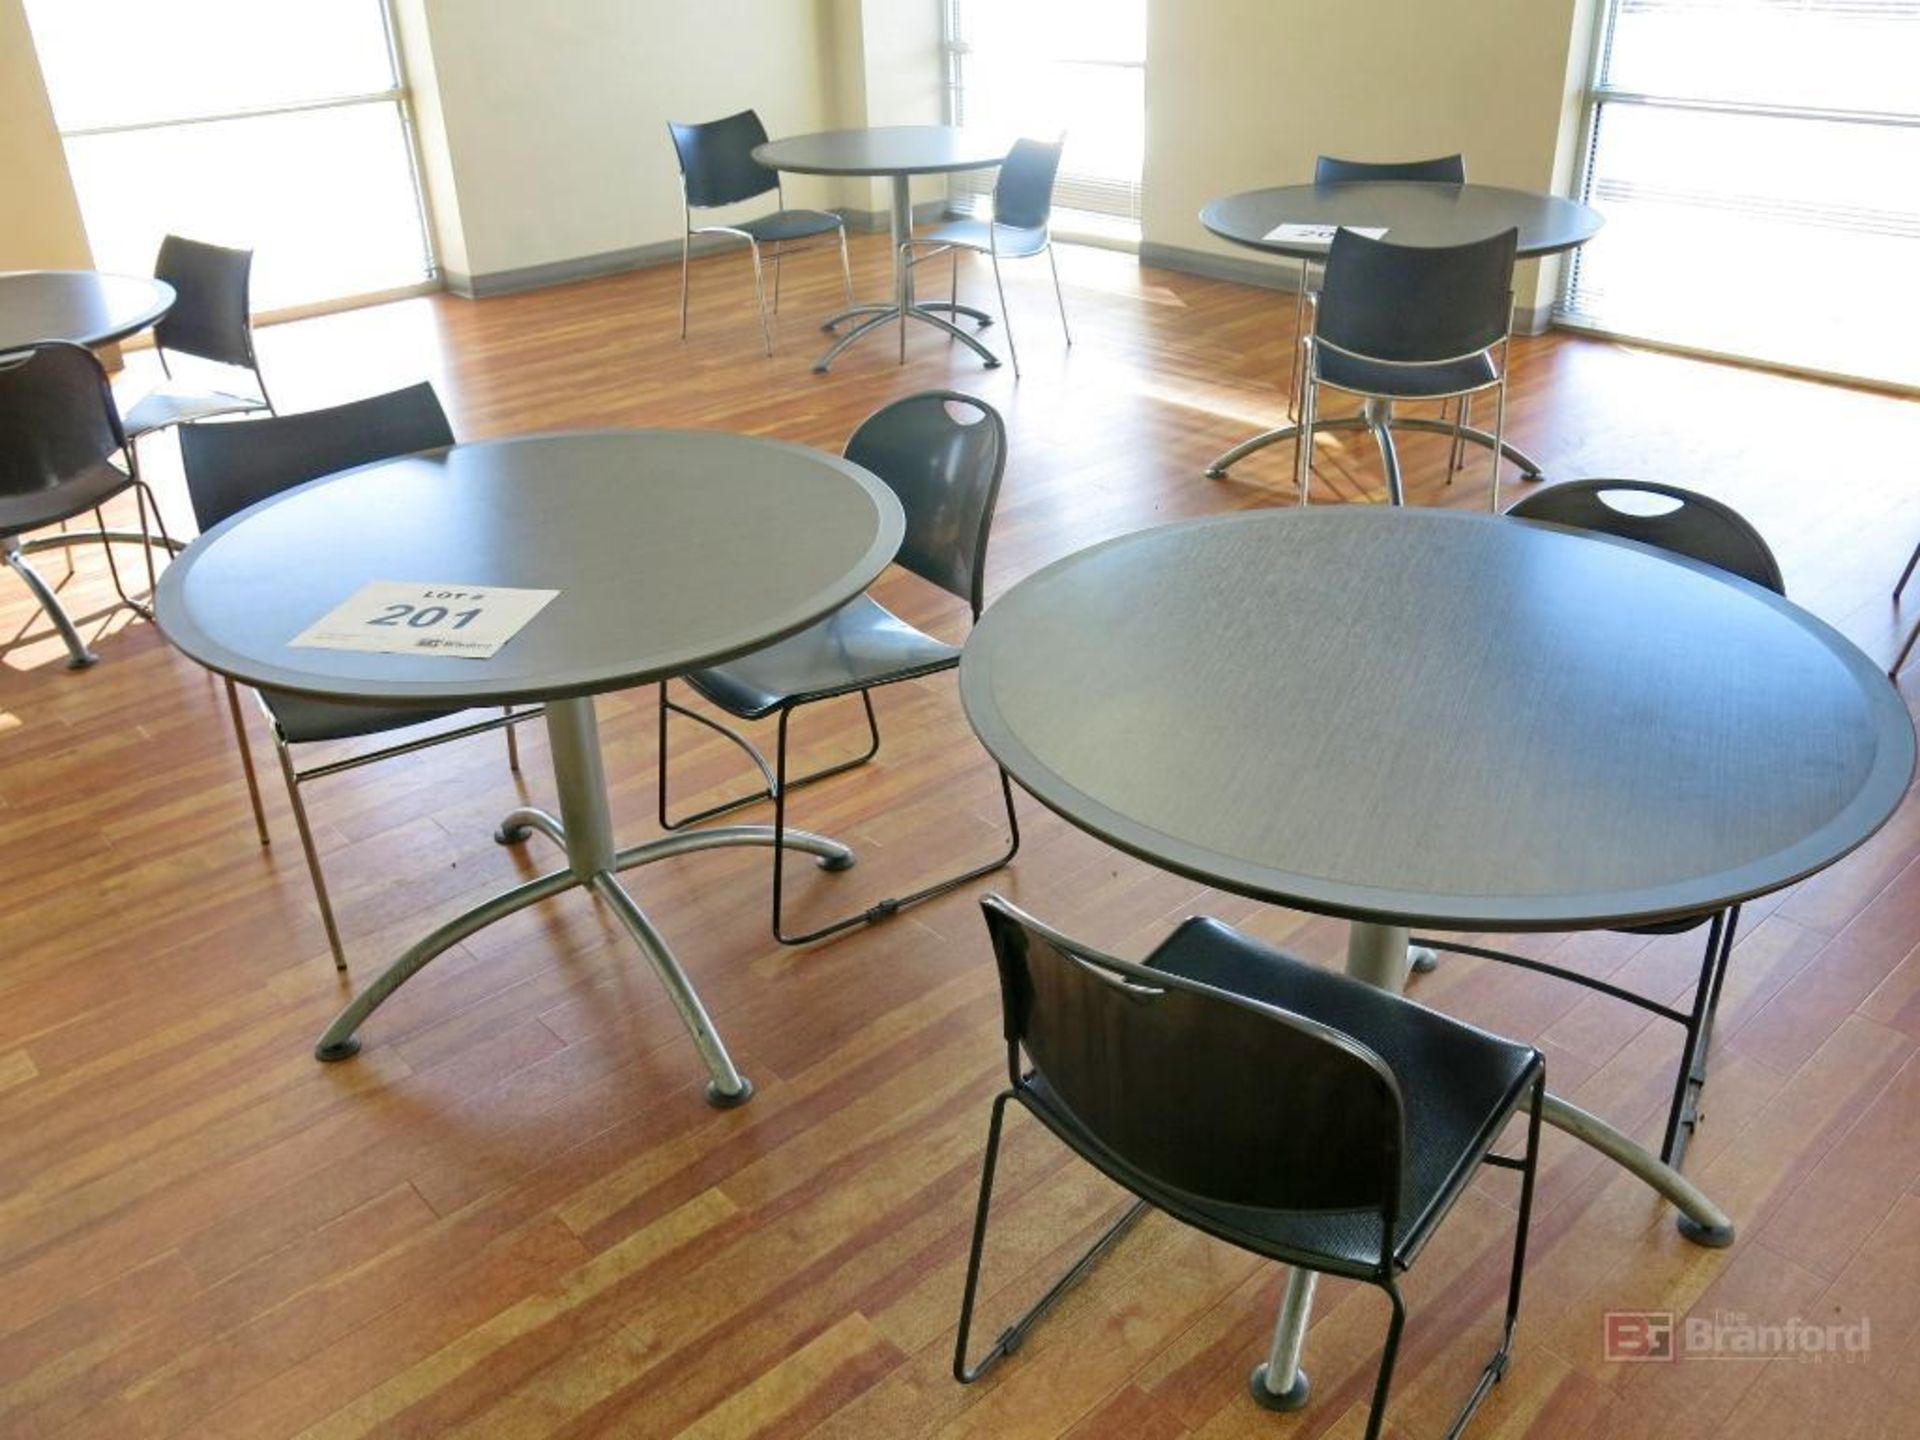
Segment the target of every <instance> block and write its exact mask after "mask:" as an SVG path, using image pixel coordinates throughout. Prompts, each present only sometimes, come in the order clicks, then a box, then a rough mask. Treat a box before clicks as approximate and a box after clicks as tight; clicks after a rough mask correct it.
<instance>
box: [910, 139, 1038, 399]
mask: <svg viewBox="0 0 1920 1440" xmlns="http://www.w3.org/2000/svg"><path fill="white" fill-rule="evenodd" d="M1063 147H1064V142H1063V141H1057V140H1055V141H1045V140H1016V141H1015V142H1014V145H1013V149H1011V150H1009V151H1008V152H1007V158H1006V159H1005V160H1004V161H1003V162H1002V163H1001V166H1000V174H999V176H998V177H997V178H996V179H995V181H994V186H993V218H992V219H991V220H950V221H948V222H947V223H946V224H944V225H941V226H939V227H938V228H936V229H933V230H929V231H928V232H927V233H926V234H924V235H913V236H909V237H908V238H907V240H906V241H905V242H904V243H903V244H902V245H901V247H900V251H901V257H900V258H901V260H902V261H903V262H904V263H905V264H906V265H908V266H913V265H919V264H924V263H925V262H926V261H928V260H935V259H938V258H939V257H940V256H942V255H950V256H951V259H952V262H953V270H952V275H951V277H950V280H949V287H950V289H951V291H952V294H951V296H950V297H949V299H948V309H950V310H954V311H957V310H958V309H959V305H960V252H961V251H962V250H972V251H974V252H976V253H978V254H981V255H985V256H987V257H988V258H989V259H991V260H992V261H993V288H994V289H995V290H996V291H998V292H999V295H1000V318H1001V321H1002V323H1003V324H1005V326H1006V327H1007V354H1008V355H1009V356H1010V357H1011V358H1012V360H1013V375H1014V378H1015V379H1016V380H1017V379H1019V378H1020V352H1019V350H1018V349H1017V348H1015V346H1014V343H1013V316H1012V314H1011V313H1010V312H1009V311H1008V309H1007V289H1006V286H1004V285H1002V284H1001V283H1000V262H1001V261H1002V260H1025V259H1028V258H1030V257H1032V256H1035V255H1043V254H1044V255H1045V256H1046V257H1047V264H1048V265H1049V266H1051V267H1052V269H1053V299H1054V303H1055V304H1057V305H1058V306H1059V307H1060V332H1061V333H1062V334H1063V335H1065V336H1066V337H1067V344H1068V345H1069V346H1071V345H1072V344H1073V331H1072V330H1070V329H1068V328H1067V299H1066V296H1065V295H1064V294H1063V293H1062V292H1061V289H1060V263H1059V262H1058V261H1057V260H1055V259H1054V257H1053V232H1052V230H1051V229H1050V228H1049V227H1050V225H1051V223H1052V220H1053V182H1054V180H1055V179H1056V178H1057V177H1058V176H1059V173H1060V152H1061V150H1062V148H1063ZM922 247H931V248H930V250H929V253H927V254H925V255H919V256H916V255H915V254H914V251H915V250H917V249H920V248H922ZM900 358H901V359H902V360H905V359H906V358H907V320H906V317H905V316H904V315H902V316H901V317H900Z"/></svg>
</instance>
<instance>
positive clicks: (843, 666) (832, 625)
mask: <svg viewBox="0 0 1920 1440" xmlns="http://www.w3.org/2000/svg"><path fill="white" fill-rule="evenodd" d="M955 410H961V411H966V412H971V414H972V415H973V417H974V418H973V419H972V420H971V421H969V422H963V421H961V420H960V419H958V418H956V417H955V415H954V414H953V413H952V412H953V411H955ZM846 455H847V458H848V459H849V460H851V461H853V462H854V463H855V464H856V465H861V466H864V467H865V468H866V469H868V470H871V471H872V472H873V473H874V474H875V475H878V476H879V477H880V478H881V479H882V480H884V481H885V482H886V483H887V485H888V486H889V487H890V488H891V489H892V490H893V492H894V494H895V495H897V496H899V498H900V504H901V506H902V507H903V508H904V509H905V510H906V515H907V532H906V538H905V539H904V540H903V541H902V542H901V544H900V553H899V554H898V555H896V556H895V557H894V561H895V563H896V564H898V565H900V566H901V567H903V568H904V569H907V570H911V571H912V572H913V573H914V574H916V575H918V576H919V577H920V578H921V579H923V580H927V581H930V582H932V583H933V584H935V585H938V586H939V587H940V588H941V589H942V590H945V591H946V592H947V593H948V594H950V595H954V596H957V597H959V598H960V599H962V600H965V601H966V602H967V606H968V609H969V610H970V611H971V612H972V616H973V618H974V619H975V620H978V619H979V618H980V611H981V609H982V608H983V606H984V605H985V603H986V596H985V589H986V565H987V534H988V531H989V530H990V529H991V528H992V526H993V507H994V502H995V501H996V500H997V499H998V498H999V494H1000V476H1001V473H1002V472H1003V471H1004V470H1005V469H1006V464H1007V427H1006V422H1005V421H1003V420H1002V419H1001V418H1000V415H999V412H998V411H996V410H995V409H994V408H993V407H992V406H991V405H988V404H987V403H986V402H985V401H983V400H976V399H974V398H973V397H972V396H970V395H962V394H960V393H958V392H957V391H952V390H930V391H927V392H925V393H924V394H920V395H909V396H907V397H906V398H905V399H904V400H896V401H894V402H893V403H892V404H891V405H888V406H886V407H884V408H883V409H881V410H878V411H876V412H875V413H874V414H872V415H871V416H869V417H868V418H867V419H866V420H864V421H863V422H861V425H860V428H859V429H857V430H855V431H854V432H853V437H852V438H851V439H850V440H848V441H847V449H846ZM959 663H960V651H959V648H958V647H957V646H953V645H948V644H946V643H944V642H943V641H940V640H936V639H934V638H933V637H932V636H931V635H926V634H923V633H922V632H921V631H919V630H916V629H914V627H913V626H911V625H909V624H907V622H906V621H904V620H902V619H900V618H899V617H898V616H896V615H894V614H893V613H892V612H890V611H889V610H887V609H886V608H885V607H884V606H882V605H881V604H880V603H879V602H878V601H876V600H875V599H874V598H873V597H872V596H870V595H862V596H861V597H860V598H859V599H857V600H855V601H853V602H852V603H850V604H848V605H844V606H842V607H841V608H840V609H839V610H836V611H835V612H834V613H833V614H831V615H829V616H828V617H827V618H826V619H825V620H822V621H819V622H818V623H817V624H814V625H812V626H809V627H808V628H807V629H805V630H802V631H801V632H800V633H799V634H797V635H792V636H789V637H788V638H787V639H785V640H782V641H779V642H778V643H777V644H773V645H769V646H767V647H766V648H765V649H761V650H756V651H754V652H753V653H751V654H749V655H743V656H741V657H740V658H739V659H738V660H732V661H729V662H727V663H726V664H725V665H717V666H714V667H712V668H711V669H706V670H695V671H692V672H690V673H689V674H688V675H687V676H686V677H685V678H686V681H687V683H688V684H690V685H691V686H692V687H693V688H694V689H695V690H696V691H698V692H699V693H700V695H701V696H703V697H704V698H705V699H707V700H708V701H710V702H711V703H713V704H714V705H717V706H718V707H719V708H720V709H722V710H724V711H726V712H727V714H729V715H732V716H734V717H736V718H738V719H741V720H763V719H766V718H768V717H770V716H778V718H779V730H778V733H777V736H776V740H775V749H774V761H773V763H772V764H771V765H769V764H768V763H767V760H766V757H765V756H763V755H762V754H761V753H760V751H759V750H758V749H756V748H755V747H754V745H753V744H752V743H751V742H750V741H749V740H747V739H746V737H745V736H743V735H740V734H739V733H737V732H736V731H734V730H731V729H729V728H728V727H727V726H725V725H722V724H720V723H719V722H718V721H716V720H713V719H711V718H709V717H708V716H706V715H703V714H701V713H700V712H699V711H697V710H690V709H687V708H686V707H685V706H683V705H680V704H678V703H677V702H675V701H674V700H672V699H671V698H670V697H669V696H668V693H667V686H666V684H665V683H664V682H663V683H662V684H661V686H660V758H659V795H660V824H661V826H662V827H663V828H664V829H667V830H679V829H681V828H683V827H685V826H688V825H694V824H697V823H699V822H700V821H703V820H711V819H713V818H714V817H715V816H718V815H724V814H727V813H728V812H729V811H733V810H738V809H740V808H741V807H742V806H745V805H752V804H754V803H756V802H758V801H761V800H771V801H773V827H774V847H773V934H774V938H775V939H777V940H778V941H780V943H781V944H783V945H804V944H806V943H807V942H808V941H810V940H818V939H821V938H822V937H824V936H827V935H833V934H836V933H838V932H839V931H841V930H846V929H850V928H852V927H853V926H855V925H865V924H870V923H871V922H873V921H875V920H883V919H885V918H887V917H888V916H890V915H893V914H895V913H897V912H898V911H900V910H902V909H904V908H905V907H907V906H909V905H913V904H917V903H918V902H920V901H922V900H927V899H931V898H932V897H934V896H935V895H942V894H945V893H946V892H947V891H949V890H952V889H953V888H955V887H956V886H959V885H964V884H966V883H967V882H968V881H969V880H976V879H978V878H979V877H980V876H982V875H985V874H988V873H990V872H991V871H994V870H998V869H999V868H1000V867H1001V866H1003V865H1005V864H1006V863H1007V862H1008V861H1009V860H1011V859H1013V856H1014V852H1015V851H1017V850H1018V849H1019V848H1020V824H1019V820H1018V818H1017V817H1016V816H1015V814H1014V810H1013V787H1012V785H1011V783H1010V782H1009V781H1008V779H1007V776H1006V772H1005V771H1002V772H1001V773H1000V793H1001V798H1002V799H1003V800H1004V801H1005V803H1006V809H1007V828H1008V830H1009V831H1010V832H1011V837H1012V838H1011V840H1010V842H1009V844H1008V846H1007V849H1006V852H1005V853H1004V854H1002V855H999V856H997V857H995V858H994V859H992V860H990V861H988V862H986V863H985V864H982V865H977V866H975V867H973V868H972V869H969V870H966V871H964V872H962V873H961V874H958V875H954V876H951V877H949V878H948V879H945V880H940V881H937V882H936V883H934V884H932V885H928V886H926V887H925V888H923V889H920V890H916V891H914V892H913V893H912V894H910V895H904V896H901V897H899V898H897V899H888V900H882V901H880V902H879V903H878V904H875V905H872V906H870V907H869V908H867V909H866V910H863V911H861V912H860V913H859V914H857V915H849V916H847V917H845V918H843V919H840V920H836V921H834V922H833V923H832V924H830V925H823V926H820V927H819V928H818V929H815V930H811V931H808V932H807V933H806V934H804V935H789V934H787V933H786V928H785V924H784V922H783V920H782V918H781V915H782V911H781V903H780V901H781V871H782V868H783V867H782V864H781V860H782V858H783V856H784V854H785V850H784V843H783V842H784V837H785V835H786V829H787V796H788V794H789V793H790V792H791V791H794V790H797V789H800V788H801V787H802V786H805V785H812V784H814V783H816V782H818V781H821V780H824V779H826V778H827V777H828V776H830V775H838V774H841V773H842V772H844V771H847V770H851V769H853V768H855V767H856V766H859V765H864V764H866V762H867V761H869V760H871V759H872V758H873V757H874V755H876V754H877V753H878V752H879V749H880V725H879V721H878V719H877V718H876V717H875V715H874V711H873V691H874V690H876V689H878V688H879V687H880V686H883V685H892V684H895V683H897V682H899V681H902V680H917V679H919V678H921V677H922V676H926V675H934V674H938V673H939V672H940V671H942V670H951V669H953V668H954V667H955V666H956V665H958V664H959ZM841 695H858V696H859V697H860V703H861V704H862V705H863V706H864V707H865V709H866V715H867V738H868V743H867V748H866V750H865V752H864V753H862V754H860V755H857V756H855V757H854V758H852V759H850V760H843V761H840V762H839V763H837V764H833V765H828V766H826V767H824V768H822V769H820V770H816V771H813V772H812V773H810V774H807V775H802V776H799V777H797V778H795V779H788V777H787V738H788V728H789V724H790V722H791V721H792V719H793V713H794V711H796V710H798V709H800V708H801V707H802V706H806V705H811V704H814V703H816V702H817V701H821V700H829V699H832V698H834V697H836V696H841ZM670 714H675V715H684V716H686V717H687V718H688V719H691V720H697V721H699V722H700V723H701V724H702V725H705V726H707V727H708V728H709V729H713V730H717V731H718V732H719V733H720V734H722V735H724V736H726V737H727V739H729V740H731V741H732V742H733V743H734V744H735V745H737V746H739V747H740V748H741V749H742V750H744V751H745V752H746V753H747V756H748V758H749V759H751V760H752V761H753V764H754V766H755V767H756V768H757V769H758V770H759V772H760V777H761V780H762V782H763V784H762V787H761V788H760V789H758V790H755V791H754V792H752V793H751V794H748V795H742V796H739V797H737V798H736V799H732V800H727V801H723V802H722V803H720V804H718V805H711V806H709V807H707V808H706V809H704V810H701V811H699V812H697V813H696V814H692V815H684V816H681V817H680V818H678V819H674V818H672V817H671V816H670V815H669V814H668V803H667V717H668V716H669V715H670ZM822 863H825V862H822ZM828 868H835V867H832V866H829V867H828Z"/></svg>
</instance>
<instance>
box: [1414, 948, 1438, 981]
mask: <svg viewBox="0 0 1920 1440" xmlns="http://www.w3.org/2000/svg"><path fill="white" fill-rule="evenodd" d="M1407 957H1408V962H1409V968H1410V969H1411V970H1412V971H1413V973H1414V974H1416V975H1431V974H1432V973H1433V972H1434V971H1436V970H1438V969H1439V968H1440V954H1439V952H1438V951H1436V950H1430V949H1428V948H1427V947H1426V946H1425V945H1415V946H1413V947H1412V948H1411V949H1410V950H1408V951H1407Z"/></svg>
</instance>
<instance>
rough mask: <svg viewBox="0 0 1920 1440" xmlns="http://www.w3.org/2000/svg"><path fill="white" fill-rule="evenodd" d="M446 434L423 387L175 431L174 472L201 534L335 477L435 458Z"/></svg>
mask: <svg viewBox="0 0 1920 1440" xmlns="http://www.w3.org/2000/svg"><path fill="white" fill-rule="evenodd" d="M451 444H453V430H452V428H451V427H450V426H449V425H448V424H447V415H446V412H445V411H444V410H442V409H441V408H440V400H439V397H438V396H436V395H435V394H434V393H433V386H431V385H429V384H428V383H427V382H426V381H424V380H423V381H421V382H420V383H419V384H418V385H410V386H408V387H407V388H406V389H404V390H395V391H392V392H390V393H388V394H385V395H374V396H371V397H369V398H368V399H365V400H354V401H351V402H349V403H348V404H345V405H335V406H333V407H332V408H331V409H327V410H309V411H307V412H306V413H305V414H302V415H279V416H274V417H272V418H270V419H263V420H245V421H239V422H236V423H234V424H230V425H182V426H181V427H180V464H181V468H182V469H183V470H185V472H186V477H187V495H188V497H189V498H190V499H191V500H192V502H193V517H194V519H195V520H196V521H198V522H199V525H200V528H201V529H202V530H209V529H211V528H213V527H214V526H215V525H218V524H219V523H220V522H221V521H222V520H224V519H226V518H227V517H228V516H229V515H233V514H236V513H238V512H239V511H241V510H244V509H246V508H247V506H249V505H253V504H256V503H258V502H259V501H261V500H265V499H266V498H267V497H268V496H270V495H278V494H279V493H280V492H281V491H282V490H288V489H291V488H292V487H293V486H295V485H302V484H305V483H306V482H307V481H309V480H317V479H319V478H320V477H321V476H322V475H331V474H333V473H334V472H335V471H338V470H351V469H352V468H353V467H354V466H356V465H369V464H372V463H373V462H374V461H375V460H389V459H392V458H393V457H394V456H396V455H412V454H415V453H417V452H419V451H422V450H439V449H443V448H444V447H446V446H448V445H451Z"/></svg>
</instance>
